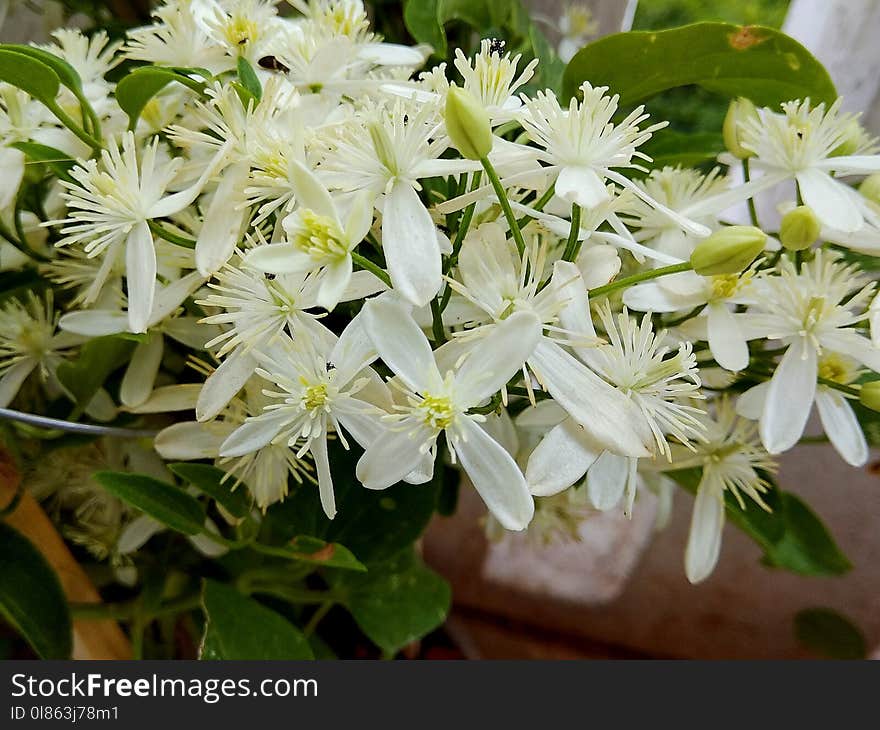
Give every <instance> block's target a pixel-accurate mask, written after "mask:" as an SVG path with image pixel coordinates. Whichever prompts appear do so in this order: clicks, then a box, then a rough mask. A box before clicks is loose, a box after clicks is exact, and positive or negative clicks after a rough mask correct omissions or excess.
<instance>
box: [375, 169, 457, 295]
mask: <svg viewBox="0 0 880 730" xmlns="http://www.w3.org/2000/svg"><path fill="white" fill-rule="evenodd" d="M382 249H383V251H384V252H385V261H386V263H387V264H388V274H389V276H390V277H391V283H392V284H393V286H394V290H395V291H396V292H397V293H398V294H400V295H401V296H402V297H403V298H404V299H406V300H407V301H409V302H412V303H413V304H415V305H416V306H418V307H421V306H424V305H425V304H427V303H428V302H429V301H430V300H431V299H432V298H433V297H434V295H435V294H436V293H437V292H438V291H439V290H440V286H441V284H442V283H443V275H442V271H441V259H440V244H439V243H438V241H437V230H436V227H435V226H434V221H432V220H431V216H430V214H429V213H428V211H427V210H426V209H425V206H424V204H423V203H422V201H421V200H420V199H419V196H418V195H417V194H416V191H415V190H413V189H412V187H411V186H410V185H409V184H408V183H405V182H398V183H395V185H394V186H393V187H392V188H391V192H390V193H389V194H388V195H386V196H385V207H384V209H383V211H382Z"/></svg>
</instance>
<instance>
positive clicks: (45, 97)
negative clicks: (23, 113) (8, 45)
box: [0, 49, 61, 106]
mask: <svg viewBox="0 0 880 730" xmlns="http://www.w3.org/2000/svg"><path fill="white" fill-rule="evenodd" d="M0 81H5V82H6V83H8V84H12V85H13V86H17V87H18V88H19V89H21V90H22V91H24V92H26V93H27V94H29V95H30V96H32V97H34V99H37V100H38V101H41V102H43V103H44V104H46V105H47V106H54V105H55V97H56V96H58V92H59V90H60V89H61V81H60V80H59V79H58V74H57V73H55V72H54V71H53V70H52V68H51V67H50V66H48V65H46V64H45V63H43V62H42V61H38V60H37V59H35V58H32V57H30V56H26V55H23V54H21V53H17V52H15V51H10V50H5V49H0Z"/></svg>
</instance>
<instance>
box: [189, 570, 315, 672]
mask: <svg viewBox="0 0 880 730" xmlns="http://www.w3.org/2000/svg"><path fill="white" fill-rule="evenodd" d="M202 600H203V603H204V608H205V617H206V624H205V635H204V637H203V638H202V647H201V652H200V655H199V658H200V659H313V658H314V655H313V653H312V649H311V647H310V646H309V642H308V640H307V639H306V637H305V636H303V634H302V632H301V631H300V630H299V629H297V628H296V627H295V626H294V625H293V624H291V623H290V622H289V621H287V620H286V619H285V618H283V617H282V616H280V615H279V614H277V613H275V611H272V610H271V609H268V608H266V607H265V606H263V605H262V604H261V603H258V602H257V601H255V600H254V599H252V598H248V597H247V596H243V595H242V594H241V593H239V592H238V591H236V590H235V589H234V588H232V587H230V586H228V585H224V584H223V583H218V582H216V581H213V580H206V581H205V586H204V590H203V592H202Z"/></svg>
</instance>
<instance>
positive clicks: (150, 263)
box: [125, 221, 156, 332]
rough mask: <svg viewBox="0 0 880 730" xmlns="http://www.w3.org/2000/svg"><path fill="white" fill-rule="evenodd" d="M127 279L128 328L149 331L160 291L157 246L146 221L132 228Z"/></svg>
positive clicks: (127, 242)
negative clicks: (158, 291)
mask: <svg viewBox="0 0 880 730" xmlns="http://www.w3.org/2000/svg"><path fill="white" fill-rule="evenodd" d="M125 278H126V284H127V286H128V327H129V329H130V330H131V331H132V332H146V331H147V323H148V322H149V321H150V312H151V311H152V309H153V297H154V295H155V292H156V249H155V248H154V247H153V234H152V233H150V227H149V226H148V225H147V224H146V222H145V221H142V222H141V223H138V224H137V225H136V226H135V227H134V228H132V230H131V233H129V234H128V240H127V241H126V242H125Z"/></svg>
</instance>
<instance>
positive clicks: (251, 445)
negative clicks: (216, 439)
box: [220, 408, 290, 458]
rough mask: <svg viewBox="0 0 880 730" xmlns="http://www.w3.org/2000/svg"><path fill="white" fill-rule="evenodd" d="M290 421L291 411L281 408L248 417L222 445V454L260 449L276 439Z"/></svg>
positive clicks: (246, 452) (237, 453) (236, 454)
mask: <svg viewBox="0 0 880 730" xmlns="http://www.w3.org/2000/svg"><path fill="white" fill-rule="evenodd" d="M289 421H290V411H289V410H288V409H285V408H279V409H277V410H273V411H264V412H263V413H261V414H260V415H259V416H254V417H252V418H248V419H247V420H246V421H245V422H244V423H243V424H242V425H241V426H239V427H238V428H237V429H235V431H233V432H232V433H231V434H230V436H229V438H228V439H226V440H225V441H224V442H223V443H222V444H221V445H220V456H222V457H224V458H226V457H232V456H244V455H245V454H250V453H252V452H254V451H259V450H260V449H262V448H263V447H264V446H266V445H267V444H268V443H269V442H271V441H272V439H274V438H275V437H276V436H277V435H278V434H279V432H280V431H281V429H282V428H284V426H285V425H287V424H288V423H289Z"/></svg>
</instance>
